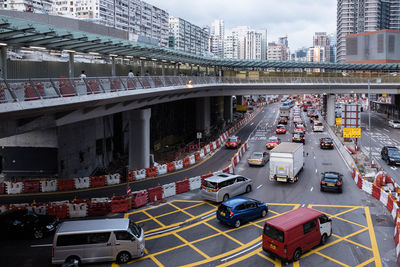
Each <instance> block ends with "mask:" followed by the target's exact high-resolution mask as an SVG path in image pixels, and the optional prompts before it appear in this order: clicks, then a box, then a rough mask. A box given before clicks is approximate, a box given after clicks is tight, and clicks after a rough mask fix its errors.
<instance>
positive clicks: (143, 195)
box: [132, 190, 148, 208]
mask: <svg viewBox="0 0 400 267" xmlns="http://www.w3.org/2000/svg"><path fill="white" fill-rule="evenodd" d="M147 203H148V197H147V191H146V190H142V191H137V192H133V193H132V207H133V208H140V207H142V206H144V205H146V204H147Z"/></svg>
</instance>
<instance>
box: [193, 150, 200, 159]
mask: <svg viewBox="0 0 400 267" xmlns="http://www.w3.org/2000/svg"><path fill="white" fill-rule="evenodd" d="M194 159H195V160H196V161H200V160H201V157H200V152H196V153H195V154H194Z"/></svg>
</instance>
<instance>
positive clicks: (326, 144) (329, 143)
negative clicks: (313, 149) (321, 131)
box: [319, 137, 334, 149]
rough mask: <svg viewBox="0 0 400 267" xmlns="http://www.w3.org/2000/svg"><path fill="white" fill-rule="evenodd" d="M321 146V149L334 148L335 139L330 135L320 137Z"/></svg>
mask: <svg viewBox="0 0 400 267" xmlns="http://www.w3.org/2000/svg"><path fill="white" fill-rule="evenodd" d="M319 147H320V148H321V149H324V148H327V149H333V148H334V146H333V139H332V138H329V137H323V138H321V139H319Z"/></svg>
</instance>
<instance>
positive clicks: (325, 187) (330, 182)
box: [321, 172, 343, 193]
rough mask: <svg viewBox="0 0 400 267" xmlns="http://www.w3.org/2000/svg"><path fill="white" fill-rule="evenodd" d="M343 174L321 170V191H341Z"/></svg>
mask: <svg viewBox="0 0 400 267" xmlns="http://www.w3.org/2000/svg"><path fill="white" fill-rule="evenodd" d="M342 178H343V175H342V174H340V173H338V172H323V173H322V177H321V191H336V192H339V193H342V186H343V179H342Z"/></svg>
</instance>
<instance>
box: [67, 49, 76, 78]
mask: <svg viewBox="0 0 400 267" xmlns="http://www.w3.org/2000/svg"><path fill="white" fill-rule="evenodd" d="M68 55H69V60H68V75H69V77H70V78H74V76H75V69H74V66H75V62H74V56H75V53H74V52H68Z"/></svg>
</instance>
